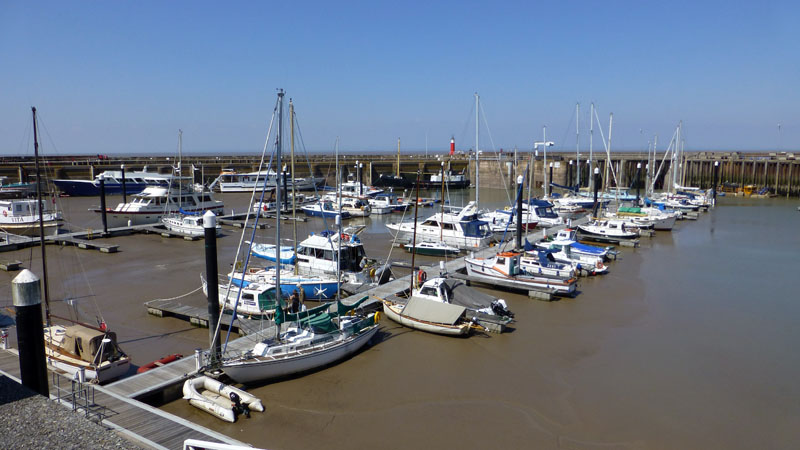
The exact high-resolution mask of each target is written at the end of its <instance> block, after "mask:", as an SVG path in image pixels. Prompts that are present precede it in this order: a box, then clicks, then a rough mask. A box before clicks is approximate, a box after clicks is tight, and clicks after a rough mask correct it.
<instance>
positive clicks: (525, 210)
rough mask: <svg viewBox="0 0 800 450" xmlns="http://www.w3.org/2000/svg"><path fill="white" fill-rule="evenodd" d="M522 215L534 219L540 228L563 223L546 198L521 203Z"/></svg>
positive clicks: (530, 219)
mask: <svg viewBox="0 0 800 450" xmlns="http://www.w3.org/2000/svg"><path fill="white" fill-rule="evenodd" d="M522 217H523V218H525V219H527V220H528V221H529V222H530V221H536V222H538V223H539V227H541V228H549V227H554V226H556V225H561V224H563V223H564V219H563V218H562V217H560V216H559V215H558V214H556V212H555V211H553V204H552V203H550V202H548V201H547V200H537V199H532V200H529V201H527V202H523V203H522Z"/></svg>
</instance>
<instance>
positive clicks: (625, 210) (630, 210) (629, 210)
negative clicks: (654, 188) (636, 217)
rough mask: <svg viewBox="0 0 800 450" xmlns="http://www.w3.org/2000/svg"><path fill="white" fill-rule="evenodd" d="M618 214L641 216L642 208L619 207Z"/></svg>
mask: <svg viewBox="0 0 800 450" xmlns="http://www.w3.org/2000/svg"><path fill="white" fill-rule="evenodd" d="M619 212H621V213H633V214H641V213H642V208H634V207H626V206H621V207H620V208H619Z"/></svg>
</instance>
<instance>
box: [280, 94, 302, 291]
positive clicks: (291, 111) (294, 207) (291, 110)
mask: <svg viewBox="0 0 800 450" xmlns="http://www.w3.org/2000/svg"><path fill="white" fill-rule="evenodd" d="M289 128H290V129H291V132H290V133H289V139H290V141H291V145H292V174H291V177H292V178H291V179H292V219H293V220H292V247H293V250H294V257H295V259H297V220H296V219H297V200H296V199H297V189H296V188H295V186H296V183H295V171H294V103H292V99H291V98H290V99H289ZM277 209H278V214H280V207H278V208H277ZM280 250H281V249H280V246H278V247H277V249H276V250H275V251H276V252H277V253H276V255H278V254H280ZM294 274H295V275H297V264H295V265H294Z"/></svg>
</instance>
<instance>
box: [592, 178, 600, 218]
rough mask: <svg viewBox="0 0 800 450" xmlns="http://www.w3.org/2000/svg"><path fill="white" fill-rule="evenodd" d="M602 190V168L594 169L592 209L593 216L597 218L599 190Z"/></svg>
mask: <svg viewBox="0 0 800 450" xmlns="http://www.w3.org/2000/svg"><path fill="white" fill-rule="evenodd" d="M599 188H600V168H599V167H595V168H594V206H593V207H592V216H594V217H597V190H598V189H599Z"/></svg>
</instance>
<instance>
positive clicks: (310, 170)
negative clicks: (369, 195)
mask: <svg viewBox="0 0 800 450" xmlns="http://www.w3.org/2000/svg"><path fill="white" fill-rule="evenodd" d="M295 116H296V115H295ZM295 127H296V128H297V135H298V138H299V139H298V140H299V141H300V148H302V149H303V155H305V157H306V164H307V165H308V177H309V178H310V179H311V182H312V184H313V185H314V196H315V197H319V200H322V195H320V192H319V191H318V190H317V183H316V182H315V181H314V171H313V168H312V167H311V158H309V156H308V150H307V149H306V142H305V140H304V139H303V133H302V131H301V130H300V121H299V120H296V119H295ZM330 171H331V164H330V162H328V170H327V173H326V177H325V178H326V179H327V177H328V175H330ZM292 176H294V174H292ZM337 181H338V180H337ZM325 184H327V182H326V183H325ZM320 208H321V206H320ZM322 224H323V225H324V226H325V229H326V230H327V229H328V221H327V220H326V219H325V215H324V214H323V216H322Z"/></svg>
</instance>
